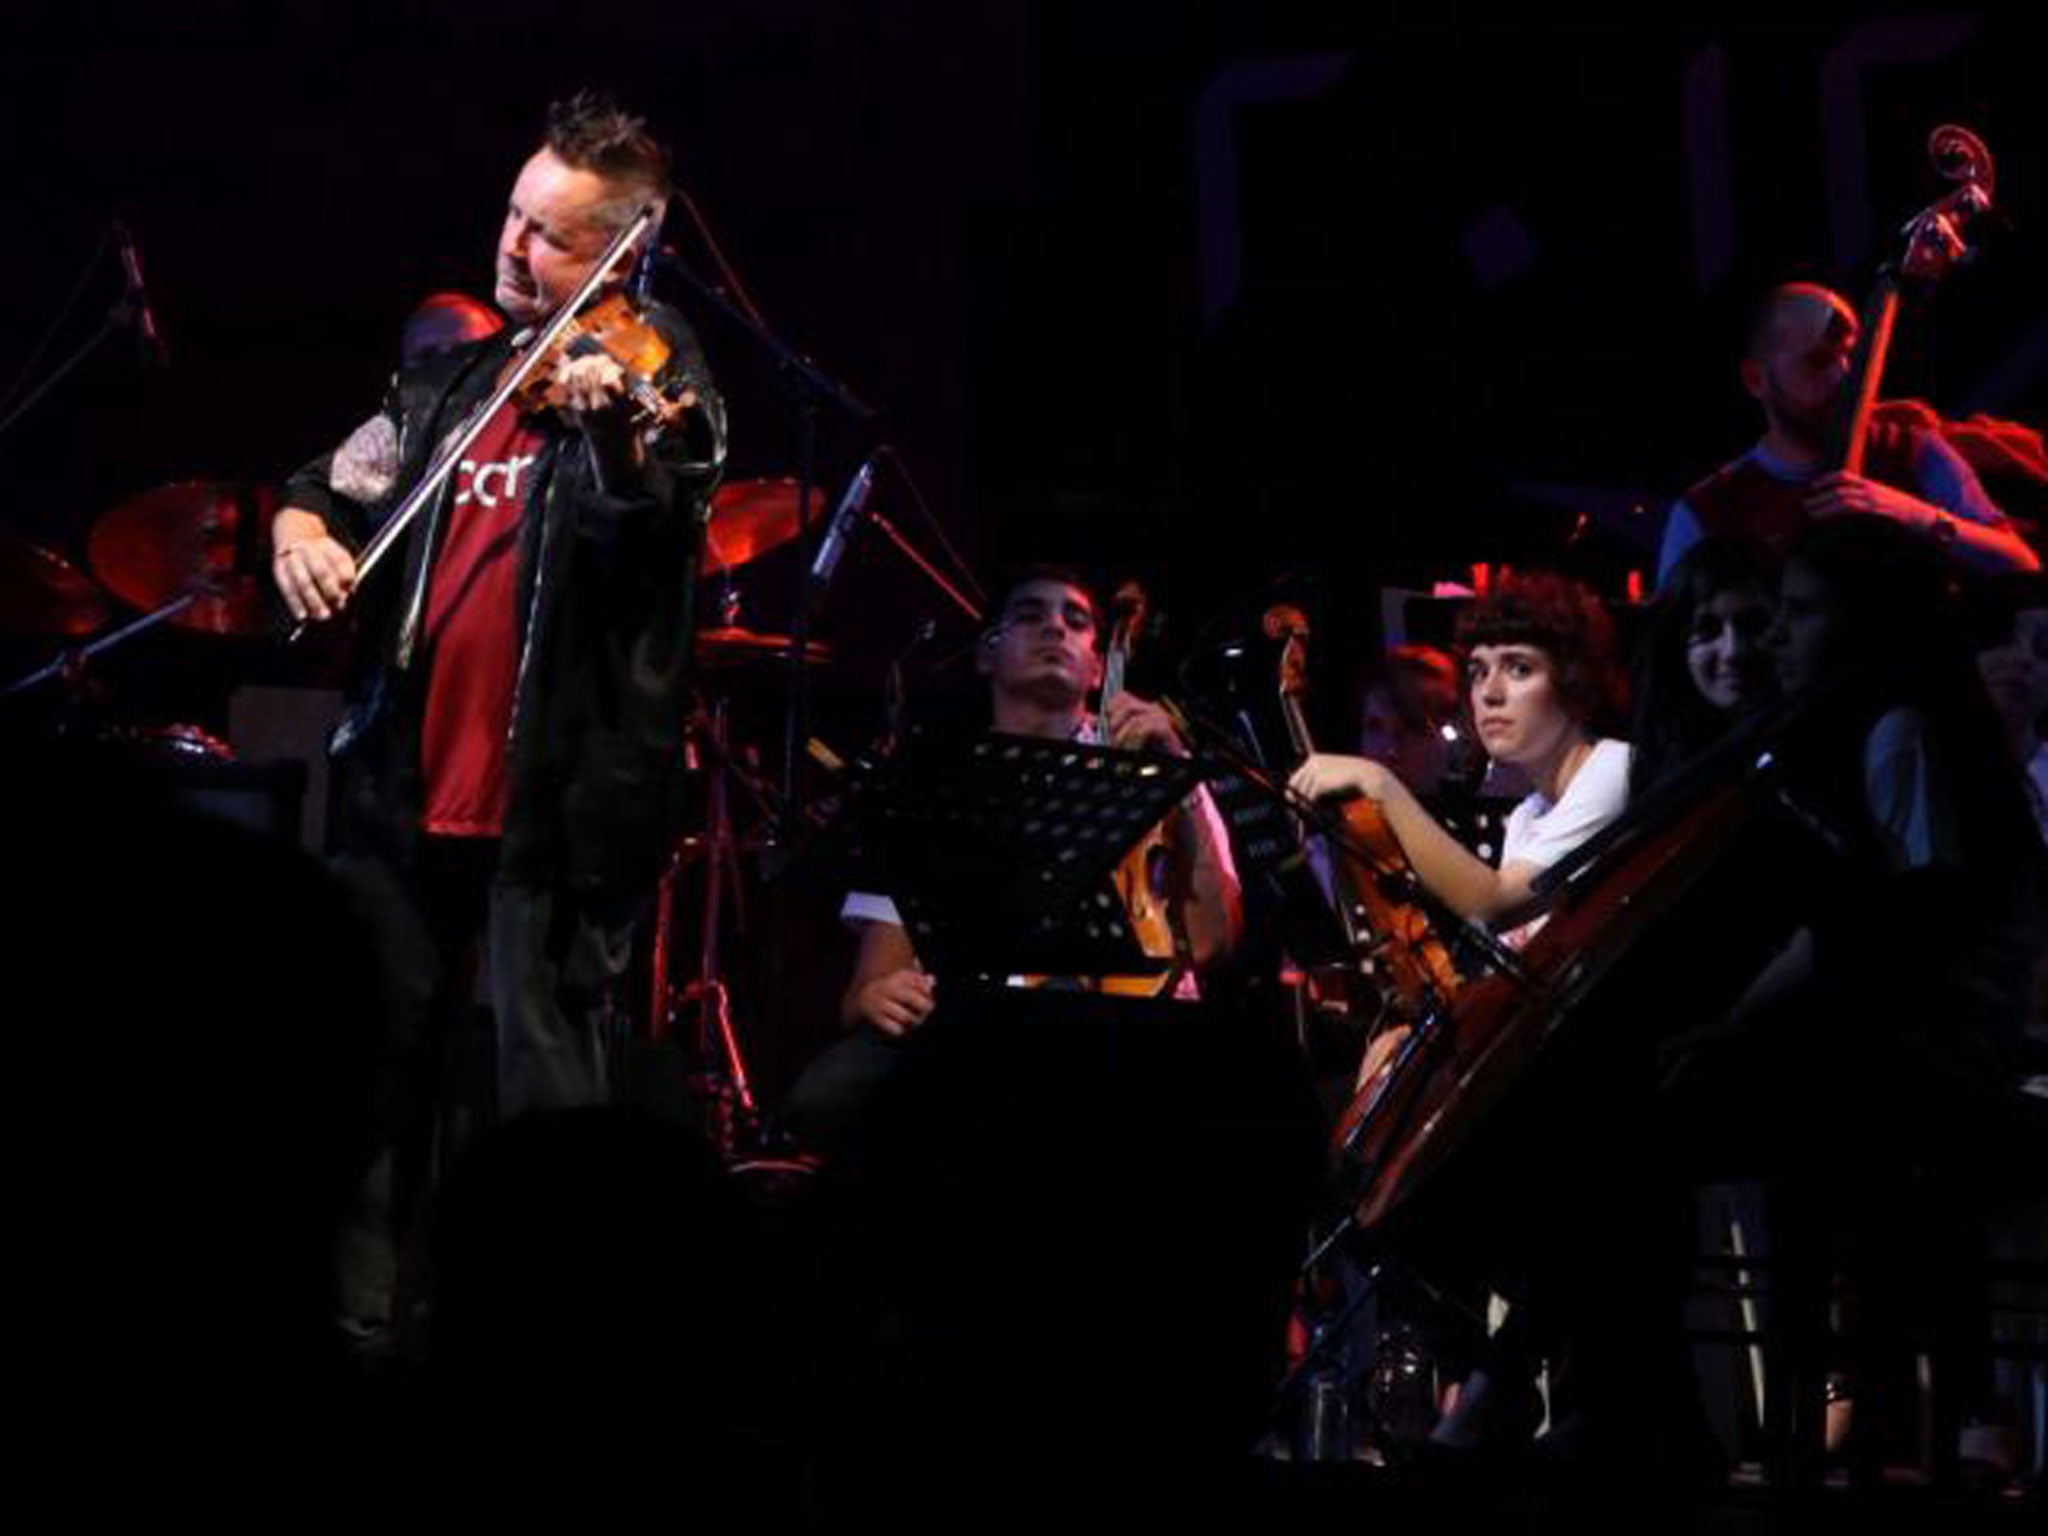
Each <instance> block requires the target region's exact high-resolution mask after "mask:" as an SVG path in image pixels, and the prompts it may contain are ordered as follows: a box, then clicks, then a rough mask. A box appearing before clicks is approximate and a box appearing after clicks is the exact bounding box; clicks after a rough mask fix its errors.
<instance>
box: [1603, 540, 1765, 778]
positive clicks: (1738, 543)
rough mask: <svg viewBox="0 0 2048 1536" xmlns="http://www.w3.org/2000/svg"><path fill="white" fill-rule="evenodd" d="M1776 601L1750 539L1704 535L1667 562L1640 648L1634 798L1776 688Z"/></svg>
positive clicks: (1759, 551)
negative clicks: (1771, 642) (1770, 644)
mask: <svg viewBox="0 0 2048 1536" xmlns="http://www.w3.org/2000/svg"><path fill="white" fill-rule="evenodd" d="M1776 609H1777V584H1776V582H1775V580H1774V579H1773V577H1772V573H1771V567H1770V564H1769V561H1768V560H1767V558H1766V556H1765V554H1764V551H1763V549H1762V548H1761V547H1760V546H1759V545H1756V544H1754V543H1752V542H1750V541H1749V540H1747V539H1741V538H1737V537H1735V536H1733V535H1730V534H1716V535H1714V536H1713V537H1711V538H1706V539H1702V540H1701V541H1700V542H1699V543H1697V544H1695V545H1693V546H1692V548H1691V549H1689V550H1687V551H1686V552H1685V554H1684V555H1683V556H1681V557H1680V559H1679V561H1678V563H1677V564H1676V565H1674V566H1673V567H1672V568H1671V571H1670V574H1669V575H1668V576H1667V577H1666V578H1665V581H1664V585H1663V587H1662V588H1661V589H1659V591H1658V593H1657V601H1656V602H1655V604H1653V605H1652V607H1651V609H1650V615H1649V626H1648V630H1647V632H1646V633H1645V635H1644V636H1643V643H1642V645H1641V647H1640V648H1639V651H1638V654H1637V666H1636V677H1635V684H1636V686H1635V696H1636V698H1635V720H1634V724H1633V728H1632V730H1631V731H1630V737H1631V739H1632V740H1633V741H1634V743H1635V761H1634V763H1633V764H1632V765H1631V766H1630V769H1629V799H1630V800H1631V801H1636V800H1640V799H1641V798H1642V797H1643V796H1644V795H1645V794H1647V793H1648V792H1649V791H1651V790H1653V789H1655V788H1656V787H1657V786H1658V785H1659V784H1661V783H1664V782H1665V781H1666V780H1667V779H1669V778H1670V777H1671V775H1673V774H1674V773H1676V772H1677V771H1678V770H1680V769H1681V768H1683V767H1685V765H1686V764H1688V763H1689V762H1691V761H1693V760H1694V759H1695V758H1697V757H1698V756H1699V755H1700V754H1701V753H1703V752H1705V751H1706V750H1707V749H1708V748H1710V747H1711V746H1713V745H1714V743H1715V742H1717V741H1719V740H1720V739H1721V738H1722V737H1723V736H1724V735H1725V734H1726V733H1727V731H1728V730H1729V728H1730V727H1731V726H1733V725H1734V724H1735V723H1736V722H1737V721H1738V720H1739V719H1741V718H1742V716H1743V715H1744V714H1745V713H1746V712H1747V711H1750V710H1753V709H1755V708H1756V707H1757V706H1758V705H1760V704H1762V703H1764V702H1765V701H1766V700H1768V699H1770V698H1772V697H1774V696H1775V695H1776V692H1777V687H1776V677H1775V674H1774V670H1773V667H1772V663H1771V654H1770V651H1769V650H1768V649H1767V647H1766V645H1765V643H1764V642H1765V639H1766V637H1767V635H1768V633H1769V631H1770V627H1771V620H1772V617H1773V615H1774V614H1775V612H1776Z"/></svg>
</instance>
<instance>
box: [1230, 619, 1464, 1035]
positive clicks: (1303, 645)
mask: <svg viewBox="0 0 2048 1536" xmlns="http://www.w3.org/2000/svg"><path fill="white" fill-rule="evenodd" d="M1265 630H1266V634H1267V636H1268V638H1270V639H1274V640H1278V641H1280V642H1281V649H1280V715H1281V718H1282V719H1283V720H1284V721H1285V722H1286V724H1287V736H1288V740H1289V742H1290V743H1291V744H1292V745H1293V747H1294V750H1295V751H1296V752H1297V753H1299V754H1300V755H1301V756H1302V757H1307V756H1308V755H1309V754H1310V753H1312V752H1314V751H1315V749H1316V748H1315V742H1314V740H1313V739H1312V738H1311V736H1310V735H1309V729H1308V720H1307V717H1306V716H1305V715H1304V714H1303V712H1302V705H1301V701H1302V699H1303V697H1304V696H1305V695H1306V694H1307V692H1308V619H1307V618H1306V616H1304V615H1303V613H1302V612H1301V610H1300V609H1299V608H1295V607H1293V606H1291V605H1289V604H1286V603H1281V604H1278V605H1276V606H1275V607H1273V608H1271V609H1269V610H1267V613H1266V618H1265ZM1336 809H1337V814H1338V815H1340V816H1341V817H1342V818H1343V822H1344V831H1345V841H1344V843H1343V844H1341V845H1340V844H1336V843H1335V842H1334V841H1333V843H1332V846H1331V850H1330V851H1331V873H1332V875H1333V876H1334V878H1335V882H1336V886H1337V916H1338V919H1339V921H1340V922H1342V924H1343V925H1344V940H1345V943H1346V945H1347V946H1348V947H1349V949H1350V951H1351V953H1352V955H1353V956H1354V957H1356V958H1357V959H1359V960H1365V959H1370V960H1371V961H1372V962H1373V967H1374V973H1375V975H1378V976H1384V978H1385V980H1386V983H1387V985H1386V990H1385V995H1384V997H1383V999H1382V1001H1383V1002H1384V1004H1385V1007H1386V1013H1387V1015H1388V1018H1389V1021H1390V1022H1393V1023H1409V1022H1413V1021H1414V1020H1416V1019H1419V1018H1421V1017H1423V1016H1424V1015H1425V1014H1426V1013H1428V1012H1429V1011H1430V1009H1431V1008H1432V1007H1433V1006H1434V1005H1436V1004H1438V1003H1442V1002H1445V1001H1448V1000H1449V999H1450V998H1451V997H1452V996H1453V995H1454V994H1455V993H1456V992H1457V991H1458V988H1459V987H1460V985H1462V978H1461V977H1460V976H1459V974H1458V968H1457V966H1456V965H1455V964H1454V963H1453V962H1452V960H1451V952H1450V948H1449V946H1448V945H1446V944H1445V943H1444V941H1443V939H1442V938H1441V937H1440V936H1439V935H1438V933H1437V931H1436V928H1435V925H1434V924H1432V923H1431V922H1430V919H1429V914H1428V913H1427V912H1425V911H1424V910H1423V908H1422V907H1421V906H1420V905H1418V904H1417V903H1415V902H1413V901H1411V900H1408V899H1406V897H1405V895H1404V893H1406V892H1409V891H1412V890H1413V889H1414V888H1415V871H1414V869H1413V867H1412V866H1411V865H1410V864H1409V862H1408V855H1407V853H1406V852H1405V851H1404V850H1403V849H1402V847H1401V840H1400V839H1399V838H1397V837H1396V836H1395V835H1394V829H1393V828H1392V827H1390V826H1388V825H1387V818H1386V816H1385V814H1384V813H1383V812H1382V811H1381V810H1380V807H1379V803H1378V802H1377V801H1375V800H1372V799H1370V798H1368V797H1366V796H1363V795H1361V796H1359V797H1358V798H1356V799H1353V800H1346V801H1343V802H1341V804H1339V805H1338V807H1337V808H1336Z"/></svg>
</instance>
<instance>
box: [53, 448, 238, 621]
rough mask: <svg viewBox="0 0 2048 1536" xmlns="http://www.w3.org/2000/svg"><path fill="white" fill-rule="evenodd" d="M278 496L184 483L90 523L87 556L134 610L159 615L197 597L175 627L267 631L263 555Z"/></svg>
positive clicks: (129, 501)
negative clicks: (165, 608)
mask: <svg viewBox="0 0 2048 1536" xmlns="http://www.w3.org/2000/svg"><path fill="white" fill-rule="evenodd" d="M276 503H277V497H276V493H275V492H273V491H272V490H271V489H270V488H269V487H267V486H258V485H234V484H231V483H228V482H225V481H211V480H181V481H178V482H176V483H174V484H171V485H160V486H158V487H157V488H156V489H155V490H153V491H144V492H142V494H140V495H139V496H131V497H129V498H128V499H127V500H126V501H124V502H122V503H120V504H119V505H118V506H116V507H114V508H113V509H112V510H110V511H108V512H104V513H102V514H101V515H100V519H99V521H98V522H97V523H95V524H93V529H92V534H91V536H90V537H89V538H88V539H87V540H86V557H87V558H88V559H89V560H90V561H91V562H92V568H93V573H94V574H95V575H97V576H98V577H99V579H100V580H101V582H102V583H104V584H105V586H106V587H107V590H108V591H110V592H112V593H113V594H114V595H115V596H116V597H118V598H120V599H121V601H123V602H124V603H127V604H129V605H130V606H132V607H135V608H141V609H145V610H147V609H152V608H161V607H162V606H163V605H164V604H166V603H169V602H172V601H174V600H176V599H177V598H180V597H183V596H184V595H185V594H186V593H188V592H191V591H194V590H195V589H197V590H200V591H202V592H203V593H204V595H203V596H201V597H200V598H199V600H198V601H197V602H195V603H193V604H192V606H191V607H189V608H187V609H186V610H185V611H184V612H183V613H180V614H178V615H177V616H176V617H174V618H173V619H172V620H171V621H170V622H171V623H173V624H176V625H178V626H180V627H181V628H184V629H195V630H198V631H200V632H201V633H203V634H209V635H261V634H264V633H266V632H267V631H268V630H269V628H270V621H271V612H270V608H269V604H268V602H267V601H266V597H265V592H264V581H265V579H266V578H265V577H264V576H263V574H262V572H263V569H264V565H265V559H264V556H265V552H266V551H267V550H268V549H269V547H270V515H271V513H272V511H273V510H275V507H276Z"/></svg>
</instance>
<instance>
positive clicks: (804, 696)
mask: <svg viewBox="0 0 2048 1536" xmlns="http://www.w3.org/2000/svg"><path fill="white" fill-rule="evenodd" d="M659 262H660V265H662V266H665V267H667V268H668V269H669V270H670V271H672V272H674V273H675V274H676V275H677V276H678V277H680V278H681V279H682V280H683V281H684V283H686V284H687V285H688V286H689V287H690V289H691V291H692V292H694V293H695V294H696V295H697V296H698V297H699V298H701V299H702V300H703V301H704V302H705V303H707V304H709V305H710V306H711V307H712V308H713V309H715V310H717V311H718V312H719V313H720V314H722V315H724V316H725V317H726V319H728V320H730V321H731V322H732V323H733V324H734V325H736V326H738V327H739V328H740V330H741V331H742V332H744V333H745V334H746V335H748V336H750V337H752V338H753V340H754V342H755V343H756V345H758V346H759V347H760V348H761V350H762V351H763V352H765V353H767V355H768V356H769V357H770V358H772V359H773V360H774V362H775V366H776V368H777V370H778V371H779V372H780V373H781V375H782V377H783V379H784V381H785V382H786V383H787V384H788V386H789V390H790V394H791V400H792V403H793V405H794V406H795V408H796V419H797V453H796V483H797V485H796V509H797V547H798V548H799V550H801V551H802V559H801V560H800V561H799V563H798V575H797V582H798V588H797V594H796V600H795V602H794V603H792V604H791V610H792V611H791V616H790V636H789V642H790V643H789V659H788V662H787V668H788V692H787V702H786V704H785V707H784V711H783V730H782V771H781V773H780V775H779V776H778V780H777V785H776V788H777V798H778V799H779V800H780V801H781V803H782V804H783V805H784V806H792V805H794V804H795V803H796V762H797V753H798V750H799V746H800V744H801V743H802V741H803V740H804V739H805V737H806V736H807V735H808V734H809V723H810V665H809V654H810V635H811V615H810V608H811V604H810V600H809V599H810V593H809V584H810V569H811V561H812V559H813V558H814V557H815V555H816V553H817V551H816V550H815V549H814V548H813V545H814V544H815V543H816V539H815V536H814V533H813V529H812V525H811V487H812V486H813V485H815V484H816V483H817V478H818V464H817V453H818V411H819V408H820V407H821V406H829V407H831V408H832V410H833V411H835V412H836V413H837V414H838V415H840V416H841V417H843V418H844V419H846V420H847V421H850V422H852V423H853V424H854V425H855V426H861V427H865V426H869V425H871V424H872V423H873V422H874V420H875V412H874V410H873V408H872V407H870V406H869V405H868V404H867V403H866V402H865V401H863V400H862V399H861V398H860V397H859V396H858V395H856V394H854V393H853V391H852V390H850V389H848V388H847V387H846V386H845V385H843V384H841V383H839V382H838V381H837V380H836V379H833V378H832V377H831V376H830V375H828V374H827V373H825V371H824V370H823V369H821V368H819V367H818V365H817V364H816V363H814V362H812V361H811V360H810V359H809V358H808V357H806V356H804V355H803V354H802V353H801V352H799V351H797V350H796V348H794V347H792V346H790V345H789V343H787V342H785V341H784V340H783V339H782V338H781V337H779V336H777V335H776V334H775V333H774V332H773V331H771V330H769V329H768V327H767V326H766V325H765V324H764V323H763V322H762V320H761V318H760V316H759V314H758V313H756V312H755V311H754V310H752V309H751V308H750V307H748V306H745V305H742V304H740V303H738V302H736V301H735V300H734V299H733V297H732V295H731V294H730V293H729V292H727V290H726V289H725V288H724V287H722V286H720V285H719V284H717V283H714V282H711V281H710V280H709V279H707V278H705V277H703V276H701V275H699V274H698V273H697V272H696V270H695V269H693V268H692V267H691V266H690V265H689V263H687V262H685V261H684V260H683V259H682V258H681V257H679V256H677V255H675V254H674V253H673V252H670V251H663V252H662V253H661V256H660V258H659ZM784 830H785V829H783V828H782V827H780V826H778V825H777V824H775V823H771V824H770V826H769V829H768V837H769V840H770V841H771V842H772V841H773V840H775V839H776V838H778V837H780V836H781V835H782V833H783V831H784Z"/></svg>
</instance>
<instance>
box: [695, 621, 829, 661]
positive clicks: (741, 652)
mask: <svg viewBox="0 0 2048 1536" xmlns="http://www.w3.org/2000/svg"><path fill="white" fill-rule="evenodd" d="M794 645H795V642H794V641H792V640H791V639H790V637H789V636H788V635H766V634H762V633H760V632H759V631H757V630H751V629H740V628H738V627H737V626H730V625H729V626H727V627H726V628H724V629H700V630H698V631H697V660H698V661H700V662H701V663H703V664H704V665H705V666H707V667H719V666H744V665H745V664H746V663H748V662H750V661H787V660H789V657H790V652H791V650H792V648H793V647H794ZM804 657H805V660H806V661H808V662H809V664H810V665H812V666H814V667H816V666H823V665H824V664H825V663H827V662H829V661H831V659H832V648H831V647H830V646H829V645H826V644H824V643H823V642H821V641H817V640H812V641H810V642H809V643H808V644H806V645H805V647H804Z"/></svg>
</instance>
